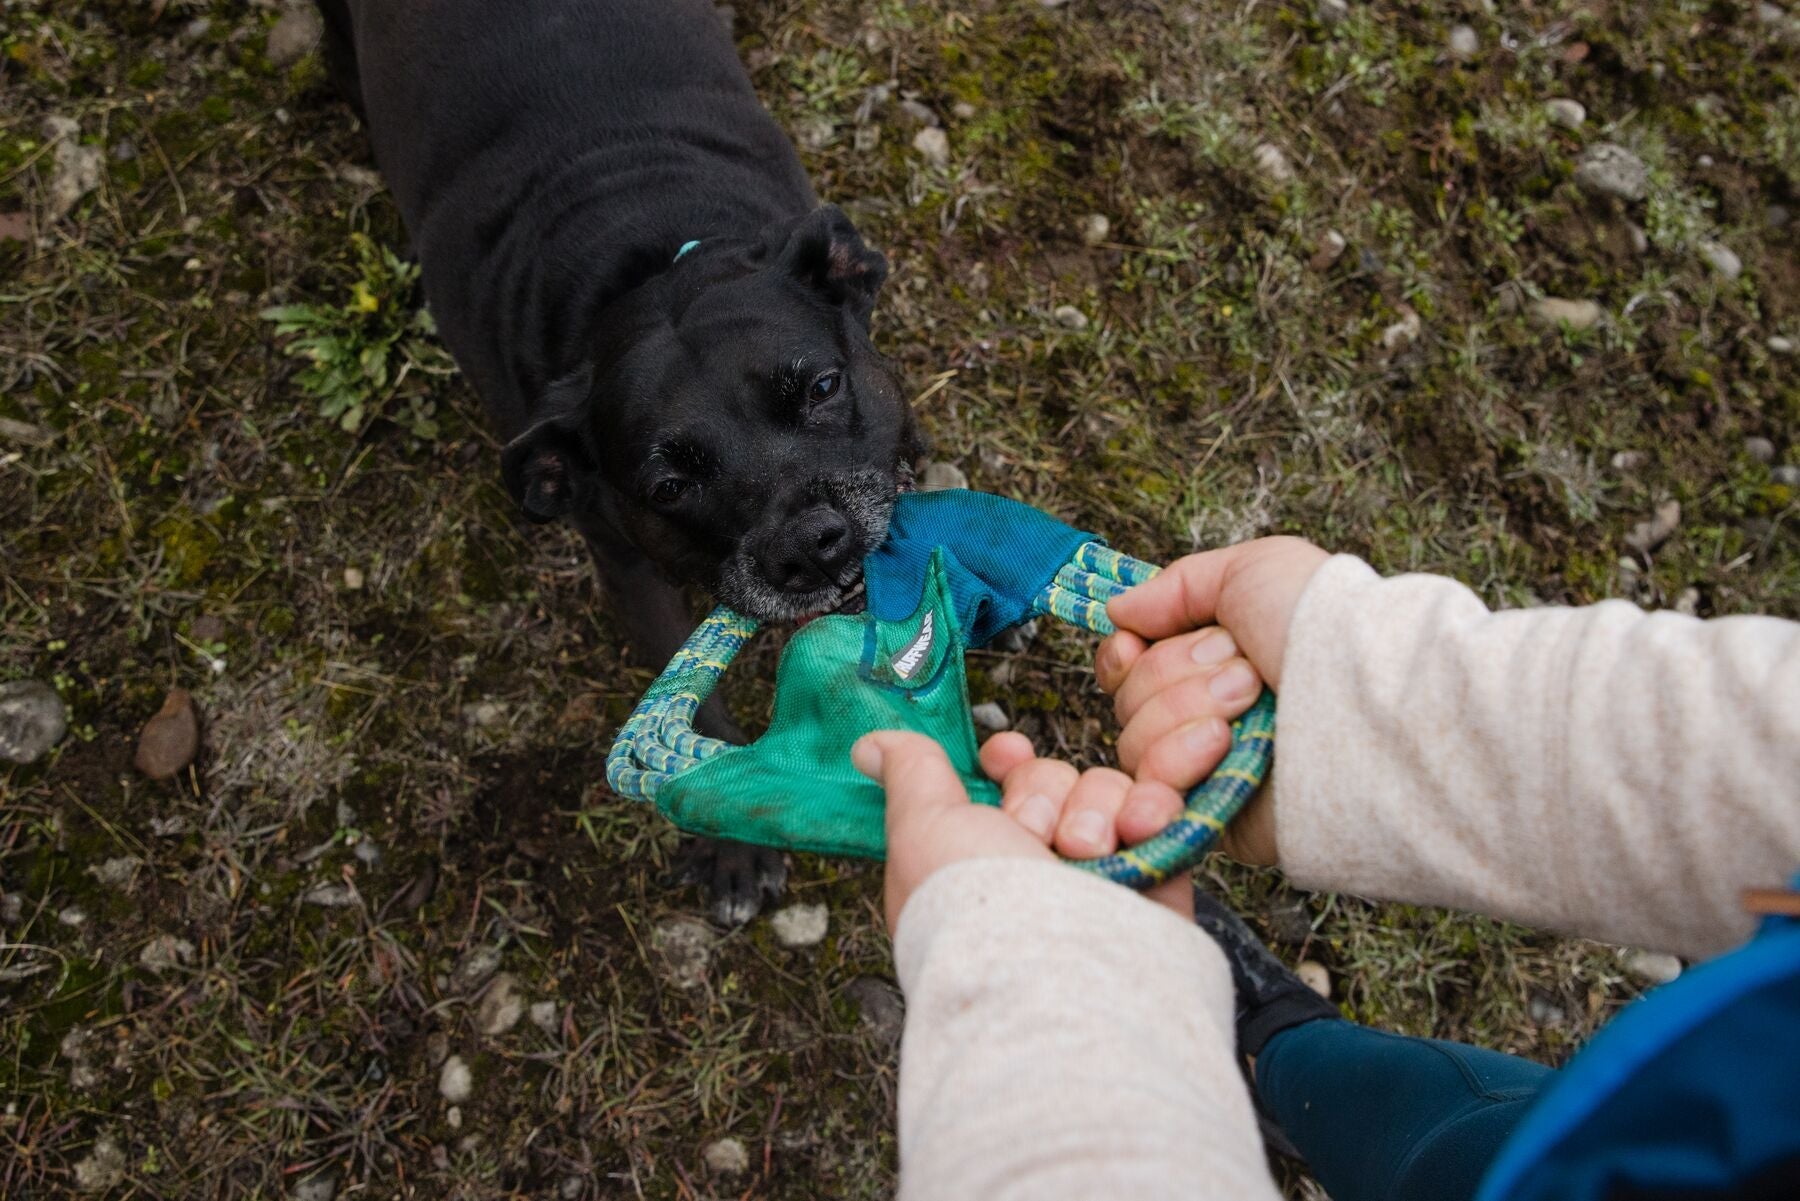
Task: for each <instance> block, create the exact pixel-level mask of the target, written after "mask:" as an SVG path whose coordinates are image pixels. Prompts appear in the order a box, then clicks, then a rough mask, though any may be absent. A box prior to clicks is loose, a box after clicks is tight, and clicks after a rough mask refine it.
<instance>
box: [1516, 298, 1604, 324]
mask: <svg viewBox="0 0 1800 1201" xmlns="http://www.w3.org/2000/svg"><path fill="white" fill-rule="evenodd" d="M1602 313H1603V310H1602V309H1601V308H1600V306H1599V305H1598V304H1596V303H1595V302H1593V301H1591V300H1564V299H1563V298H1562V297H1560V296H1543V297H1539V298H1538V299H1537V300H1534V301H1532V302H1531V315H1532V316H1533V317H1535V318H1537V319H1538V321H1540V322H1542V323H1543V324H1545V325H1550V326H1562V325H1566V326H1568V327H1569V328H1570V329H1592V328H1593V327H1594V326H1595V325H1597V324H1599V322H1600V317H1601V315H1602Z"/></svg>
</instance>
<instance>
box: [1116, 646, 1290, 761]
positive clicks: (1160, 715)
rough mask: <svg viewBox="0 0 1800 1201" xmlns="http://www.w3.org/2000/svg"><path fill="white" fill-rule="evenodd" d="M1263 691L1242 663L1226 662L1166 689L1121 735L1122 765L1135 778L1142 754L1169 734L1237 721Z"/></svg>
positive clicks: (1247, 665)
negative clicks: (1183, 728) (1188, 727)
mask: <svg viewBox="0 0 1800 1201" xmlns="http://www.w3.org/2000/svg"><path fill="white" fill-rule="evenodd" d="M1261 691H1262V681H1261V679H1260V678H1259V677H1258V676H1257V674H1256V672H1255V671H1254V670H1253V669H1252V668H1251V666H1250V664H1249V663H1247V662H1245V661H1244V660H1242V659H1227V660H1226V661H1225V662H1224V663H1221V664H1220V665H1219V666H1218V667H1216V668H1214V669H1213V670H1211V671H1209V672H1205V673H1203V674H1201V675H1196V676H1191V677H1189V678H1188V679H1185V680H1182V681H1181V682H1180V683H1178V684H1175V685H1173V686H1171V687H1169V688H1165V689H1163V690H1162V691H1161V692H1159V693H1157V694H1156V695H1155V696H1153V697H1151V698H1150V699H1149V700H1147V701H1145V702H1144V703H1143V705H1142V706H1140V707H1139V709H1138V711H1137V712H1136V713H1135V714H1133V715H1132V719H1131V721H1130V722H1129V723H1127V724H1126V726H1125V728H1124V729H1123V730H1122V731H1121V732H1120V734H1119V746H1118V753H1119V765H1120V766H1121V767H1123V768H1124V769H1125V770H1126V771H1128V772H1132V773H1133V774H1136V773H1137V771H1138V762H1139V759H1140V757H1141V756H1142V755H1143V753H1144V752H1145V751H1146V750H1148V749H1149V748H1150V745H1151V744H1152V743H1154V742H1157V741H1159V740H1160V739H1161V738H1162V737H1163V735H1165V734H1167V733H1169V731H1171V730H1174V729H1176V728H1177V727H1180V726H1185V725H1187V724H1189V723H1190V722H1198V721H1203V720H1205V719H1207V718H1209V717H1211V718H1227V719H1229V718H1234V717H1237V716H1238V715H1239V714H1241V713H1243V712H1244V710H1246V709H1248V708H1249V707H1250V706H1251V705H1252V704H1254V703H1255V701H1256V698H1257V695H1258V694H1259V693H1260V692H1261Z"/></svg>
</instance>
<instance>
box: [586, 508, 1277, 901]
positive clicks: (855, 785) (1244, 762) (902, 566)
mask: <svg viewBox="0 0 1800 1201" xmlns="http://www.w3.org/2000/svg"><path fill="white" fill-rule="evenodd" d="M1157 570H1158V569H1157V568H1156V567H1154V566H1152V565H1151V564H1148V563H1144V562H1141V561H1140V560H1137V559H1133V558H1131V557H1130V556H1128V555H1122V554H1120V553H1119V552H1118V551H1115V550H1113V549H1111V548H1110V547H1108V546H1107V545H1106V544H1105V543H1104V542H1102V541H1101V540H1100V539H1098V538H1096V537H1095V536H1094V535H1092V534H1084V533H1082V532H1080V531H1078V530H1075V529H1072V528H1071V527H1069V526H1067V525H1064V524H1063V523H1062V522H1060V521H1057V520H1056V519H1055V518H1053V517H1050V516H1048V515H1046V514H1044V513H1041V512H1039V511H1038V510H1036V509H1034V508H1032V507H1031V506H1029V505H1024V504H1020V503H1019V502H1017V501H1011V500H1006V499H1004V498H1002V497H998V496H992V495H989V494H987V493H982V492H968V491H961V490H951V491H945V492H930V493H906V494H904V495H902V496H900V497H899V498H898V499H897V500H896V501H895V503H894V513H893V518H892V521H891V522H890V524H889V529H888V537H887V540H886V541H885V542H883V543H882V545H881V546H880V547H878V548H877V549H876V550H875V551H874V552H873V553H871V554H870V555H869V556H868V558H867V559H866V560H864V564H863V581H864V583H865V585H866V586H867V609H866V610H865V611H864V612H862V613H858V614H835V615H830V616H825V617H820V618H817V619H815V620H813V621H811V622H809V623H807V624H806V625H805V626H804V627H802V628H801V629H800V630H799V631H798V632H797V633H795V634H794V636H793V637H792V639H790V640H789V642H788V644H787V646H786V648H785V649H784V650H783V651H782V654H781V661H780V665H779V666H778V667H777V669H776V676H775V711H774V714H773V717H772V719H771V721H770V723H769V728H768V730H767V732H765V733H764V734H763V736H762V737H761V738H758V739H757V740H756V741H755V742H753V743H750V744H749V745H747V746H737V745H734V744H732V743H728V742H723V741H721V740H719V739H716V738H708V737H705V736H704V735H701V734H699V733H697V732H695V730H694V716H695V714H696V713H698V712H699V709H700V706H701V704H702V703H704V702H705V700H706V698H707V697H708V696H709V695H711V693H712V690H713V687H714V685H715V684H717V682H718V679H719V676H720V675H721V674H722V673H723V672H724V671H725V669H726V668H727V667H728V666H730V664H731V661H732V658H733V657H734V656H735V655H736V654H737V652H738V650H739V648H741V647H742V646H743V645H744V643H745V641H747V640H748V639H749V638H750V636H751V635H752V634H754V633H755V632H756V628H757V623H756V621H755V620H754V619H752V618H749V617H745V616H744V615H742V614H740V613H737V612H735V611H733V610H732V609H729V608H724V607H721V608H718V609H715V610H714V611H713V613H712V614H711V616H709V617H707V619H706V620H705V621H703V622H702V623H701V624H700V626H699V628H698V629H696V630H695V631H694V633H693V634H692V635H691V636H690V637H689V638H688V640H687V642H686V643H685V644H684V645H683V646H682V648H681V650H680V651H679V652H677V654H676V655H675V657H674V659H672V660H671V661H670V662H669V666H668V667H667V668H666V669H665V670H664V671H663V673H662V675H661V676H659V677H658V678H657V680H656V682H655V683H654V684H652V685H651V686H650V690H649V691H648V692H646V693H645V694H644V698H643V700H641V701H640V702H638V706H637V708H636V709H635V710H634V711H633V712H632V714H631V716H630V718H628V719H627V720H626V722H625V725H624V726H623V728H622V729H621V730H620V731H619V735H618V738H617V739H616V740H615V741H614V743H613V747H612V751H611V753H610V754H609V755H608V756H607V763H606V775H607V780H608V782H610V783H611V785H612V787H613V789H614V790H615V791H616V792H618V793H620V794H621V795H623V796H627V797H632V798H634V799H638V800H646V801H650V802H652V803H654V804H655V805H656V807H657V808H658V809H659V810H661V811H662V813H663V814H664V816H666V817H668V818H669V820H670V821H672V822H674V823H675V825H677V826H678V827H680V828H681V829H683V830H686V831H688V832H689V833H693V834H705V835H711V836H714V837H721V838H731V839H736V840H738V841H740V842H752V843H757V844H760V845H763V846H771V847H777V848H780V849H782V850H799V851H814V852H819V853H822V854H828V855H853V856H860V857H864V858H872V859H879V858H882V857H883V856H884V855H885V853H886V835H885V813H884V805H885V798H884V796H883V794H882V790H881V787H880V786H879V785H877V784H875V783H873V782H872V781H870V780H868V779H865V778H864V777H863V776H862V775H861V774H860V773H858V772H857V771H856V769H855V768H854V767H852V766H851V764H850V746H851V744H852V743H854V742H855V741H856V740H857V739H858V738H859V737H861V736H862V735H863V734H865V733H868V732H869V731H871V730H884V729H905V730H916V731H918V732H919V733H922V734H926V735H928V736H930V737H931V738H933V739H935V740H937V741H938V742H939V743H940V744H942V746H943V747H944V750H945V752H946V753H947V754H948V755H949V757H950V761H951V763H952V764H953V765H954V766H955V768H956V771H957V774H958V775H960V776H961V777H962V781H963V784H964V785H965V786H966V787H967V788H968V790H969V795H970V796H971V797H972V798H973V799H974V800H976V801H978V802H981V803H983V804H989V805H998V804H999V803H1000V789H999V787H998V786H997V785H996V784H995V783H994V782H993V781H992V780H989V779H988V778H987V777H986V776H985V775H983V774H982V772H981V768H980V766H979V763H978V761H977V757H976V743H975V729H974V725H973V723H972V721H971V719H970V716H969V693H968V681H967V679H966V678H965V676H964V673H963V652H964V650H965V649H966V648H968V647H981V646H985V645H987V644H988V643H989V642H990V641H992V640H993V639H994V638H995V637H996V636H997V635H999V634H1000V633H1002V632H1004V631H1005V630H1008V629H1011V628H1012V627H1014V626H1017V625H1019V624H1021V623H1023V622H1025V621H1028V620H1030V619H1031V618H1033V617H1038V616H1048V617H1054V618H1056V619H1058V620H1059V621H1063V622H1066V623H1068V624H1070V625H1075V626H1080V627H1082V628H1084V629H1087V630H1091V631H1093V632H1094V633H1097V634H1110V633H1112V632H1113V625H1112V622H1111V621H1110V620H1109V619H1108V618H1107V616H1106V602H1107V601H1109V600H1111V599H1112V598H1113V597H1115V596H1117V595H1118V594H1120V593H1121V592H1124V591H1125V590H1126V589H1127V588H1130V587H1132V586H1133V585H1136V584H1141V583H1143V582H1144V581H1145V580H1147V579H1149V578H1150V577H1151V576H1153V575H1155V574H1156V572H1157ZM1274 732H1275V701H1274V697H1273V696H1272V695H1271V694H1270V693H1268V692H1264V693H1263V695H1262V696H1261V697H1260V698H1258V700H1257V702H1256V703H1255V704H1254V705H1253V706H1251V708H1250V709H1249V711H1247V712H1246V713H1245V714H1244V715H1243V716H1242V717H1240V718H1238V720H1237V721H1236V722H1234V723H1233V724H1232V745H1231V750H1230V751H1229V752H1228V753H1227V754H1226V756H1225V759H1224V761H1223V762H1221V763H1220V764H1219V766H1218V767H1217V768H1216V769H1214V771H1213V773H1212V775H1210V776H1209V777H1207V778H1206V779H1205V780H1203V781H1201V782H1200V784H1199V785H1197V786H1196V787H1195V788H1194V790H1193V791H1192V792H1190V793H1189V794H1188V796H1187V804H1186V809H1185V810H1184V812H1183V813H1182V815H1181V817H1179V818H1178V819H1176V821H1175V822H1173V823H1172V824H1170V825H1169V826H1168V827H1166V828H1165V829H1164V830H1163V831H1162V832H1161V833H1160V834H1157V835H1156V836H1155V837H1154V838H1151V839H1149V840H1147V841H1145V842H1142V843H1140V844H1138V845H1137V846H1135V847H1132V848H1130V849H1128V850H1123V851H1120V852H1118V853H1117V854H1114V855H1108V856H1106V857H1104V858H1100V859H1086V860H1070V862H1071V863H1072V864H1074V866H1077V867H1080V868H1082V869H1084V870H1086V871H1090V872H1094V873H1095V874H1097V875H1101V876H1104V877H1106V878H1107V879H1109V880H1114V881H1117V882H1118V883H1120V884H1125V885H1128V886H1129V887H1132V888H1149V887H1151V886H1153V885H1156V884H1160V883H1162V882H1163V881H1165V880H1168V879H1170V878H1171V877H1173V876H1175V875H1178V874H1179V873H1181V872H1184V871H1186V870H1187V869H1188V868H1190V867H1192V866H1193V865H1194V864H1195V863H1196V862H1197V861H1198V860H1199V859H1200V858H1201V856H1202V855H1204V854H1205V853H1206V851H1207V850H1208V848H1209V847H1210V846H1211V845H1212V843H1213V841H1214V840H1215V839H1216V838H1217V837H1218V835H1219V833H1220V832H1221V831H1223V830H1224V828H1225V825H1226V823H1227V822H1229V821H1230V820H1231V819H1232V818H1233V817H1235V816H1236V815H1237V812H1238V810H1239V809H1241V808H1242V807H1243V805H1244V803H1245V802H1246V801H1248V800H1249V799H1250V797H1251V796H1252V795H1253V794H1254V793H1255V792H1256V789H1257V787H1258V786H1259V785H1260V784H1261V783H1262V780H1263V777H1264V776H1265V775H1266V773H1267V772H1268V768H1269V764H1270V762H1271V760H1272V758H1273V754H1274Z"/></svg>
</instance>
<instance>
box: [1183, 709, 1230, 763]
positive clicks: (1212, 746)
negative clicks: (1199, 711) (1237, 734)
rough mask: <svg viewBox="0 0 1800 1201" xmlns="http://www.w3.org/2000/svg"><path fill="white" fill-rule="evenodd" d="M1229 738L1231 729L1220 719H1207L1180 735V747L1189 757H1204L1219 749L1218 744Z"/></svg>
mask: <svg viewBox="0 0 1800 1201" xmlns="http://www.w3.org/2000/svg"><path fill="white" fill-rule="evenodd" d="M1230 737H1231V727H1230V726H1228V725H1226V724H1225V722H1224V721H1223V720H1221V719H1220V718H1217V717H1214V718H1209V719H1208V720H1206V721H1203V722H1199V723H1197V724H1196V725H1194V726H1193V727H1191V728H1190V729H1189V730H1188V732H1187V733H1186V734H1184V735H1182V740H1181V743H1182V747H1183V749H1185V750H1186V751H1187V752H1188V753H1189V754H1190V755H1206V754H1211V753H1212V752H1213V751H1216V750H1218V749H1219V744H1220V743H1223V742H1225V741H1227V740H1228V739H1230Z"/></svg>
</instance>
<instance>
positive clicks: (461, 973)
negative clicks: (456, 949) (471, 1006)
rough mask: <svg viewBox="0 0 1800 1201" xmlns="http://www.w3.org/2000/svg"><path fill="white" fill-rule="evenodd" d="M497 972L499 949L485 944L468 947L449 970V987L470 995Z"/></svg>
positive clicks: (498, 968) (498, 967)
mask: <svg viewBox="0 0 1800 1201" xmlns="http://www.w3.org/2000/svg"><path fill="white" fill-rule="evenodd" d="M499 970H500V948H499V947H496V946H492V945H490V944H487V943H483V944H481V945H480V946H475V947H470V948H469V949H468V950H467V951H465V952H463V956H462V958H461V959H458V960H457V961H456V966H455V967H453V968H451V969H450V987H451V988H453V989H455V990H456V991H457V992H459V993H472V992H474V991H475V990H476V989H478V988H480V987H481V986H482V985H483V984H485V983H486V982H487V979H488V977H489V976H492V975H493V974H494V973H495V972H497V971H499Z"/></svg>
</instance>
